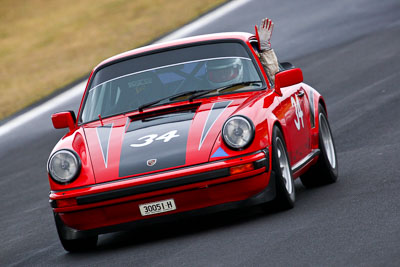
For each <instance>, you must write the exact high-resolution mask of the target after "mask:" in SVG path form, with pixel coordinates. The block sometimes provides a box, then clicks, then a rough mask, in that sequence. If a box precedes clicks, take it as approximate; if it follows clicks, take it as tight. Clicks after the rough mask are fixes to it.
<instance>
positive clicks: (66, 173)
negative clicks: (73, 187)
mask: <svg viewBox="0 0 400 267" xmlns="http://www.w3.org/2000/svg"><path fill="white" fill-rule="evenodd" d="M47 170H48V172H49V174H50V176H51V178H53V180H54V181H56V182H57V183H60V184H67V183H70V182H72V181H73V180H74V179H75V178H76V177H78V175H79V172H80V171H81V160H80V159H79V156H78V155H77V154H76V153H75V152H73V151H71V150H59V151H57V152H55V153H54V154H53V155H51V157H50V158H49V161H48V163H47Z"/></svg>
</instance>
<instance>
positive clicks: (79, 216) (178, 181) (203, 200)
mask: <svg viewBox="0 0 400 267" xmlns="http://www.w3.org/2000/svg"><path fill="white" fill-rule="evenodd" d="M268 154H269V153H268V151H259V152H256V153H253V154H250V155H244V156H241V157H237V158H231V159H226V160H223V161H218V162H212V163H207V164H203V165H201V166H194V167H193V166H192V167H189V168H184V169H180V170H175V171H171V172H165V173H159V174H157V175H151V176H146V177H142V178H135V179H126V180H118V181H114V182H110V183H105V184H98V185H93V186H90V187H84V188H77V189H73V190H68V191H58V192H51V194H50V203H51V204H52V207H53V210H54V212H55V216H56V222H57V227H58V230H59V232H60V233H61V234H62V235H63V236H64V238H66V239H74V238H79V236H83V235H85V236H87V235H90V234H100V233H107V232H112V231H117V230H121V229H125V228H127V227H131V226H132V223H148V222H149V221H164V220H169V219H171V218H172V219H173V218H176V217H179V216H186V215H189V214H202V213H208V212H215V211H220V210H225V209H230V208H234V207H240V206H244V205H254V204H258V203H262V202H266V201H269V200H272V199H273V198H274V197H275V183H274V179H271V171H270V170H269V165H270V159H269V157H268ZM246 163H253V165H254V170H251V171H247V172H244V173H240V174H234V175H231V174H230V172H229V168H230V167H233V166H237V165H240V164H246ZM159 176H161V179H160V178H159ZM143 180H145V182H143ZM170 198H173V199H174V201H175V203H176V206H177V209H176V210H174V211H170V212H167V213H161V214H154V215H150V216H146V217H143V216H142V215H141V214H140V210H139V205H140V204H143V203H149V202H155V201H160V200H164V199H170ZM66 199H67V200H72V201H71V203H72V204H71V205H69V206H64V207H57V203H59V201H60V200H61V201H62V200H66Z"/></svg>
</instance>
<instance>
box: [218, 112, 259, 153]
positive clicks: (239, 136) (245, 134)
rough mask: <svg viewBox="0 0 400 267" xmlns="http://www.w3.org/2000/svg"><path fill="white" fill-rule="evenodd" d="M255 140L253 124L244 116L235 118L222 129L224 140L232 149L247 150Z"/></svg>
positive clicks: (230, 119)
mask: <svg viewBox="0 0 400 267" xmlns="http://www.w3.org/2000/svg"><path fill="white" fill-rule="evenodd" d="M253 138H254V126H253V123H252V122H251V121H250V120H249V119H248V118H246V117H244V116H233V117H231V118H229V119H228V120H227V121H226V122H225V124H224V126H223V127H222V139H223V140H224V142H225V144H226V145H227V146H229V147H230V148H232V149H236V150H240V149H243V148H245V147H246V146H248V145H250V144H251V142H252V141H253Z"/></svg>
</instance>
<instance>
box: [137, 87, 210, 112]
mask: <svg viewBox="0 0 400 267" xmlns="http://www.w3.org/2000/svg"><path fill="white" fill-rule="evenodd" d="M205 91H207V92H208V91H210V90H193V91H188V92H181V93H178V94H175V95H172V96H167V97H163V98H160V99H158V100H155V101H152V102H149V103H146V104H143V105H141V106H139V107H138V110H139V111H143V109H145V108H148V107H151V106H154V105H155V104H158V103H160V102H161V101H164V100H167V99H168V100H169V101H173V100H174V99H176V98H179V97H182V96H187V95H193V94H198V93H204V92H205Z"/></svg>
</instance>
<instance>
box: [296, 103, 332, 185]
mask: <svg viewBox="0 0 400 267" xmlns="http://www.w3.org/2000/svg"><path fill="white" fill-rule="evenodd" d="M318 110H319V111H318V121H319V134H318V135H319V149H320V151H321V153H320V155H319V158H318V161H317V163H316V164H315V165H314V166H311V167H310V169H309V170H308V171H307V172H306V173H305V174H303V175H302V176H301V177H300V180H301V182H302V183H303V185H304V186H305V187H315V186H321V185H325V184H331V183H334V182H336V180H337V178H338V161H337V156H336V149H335V143H334V141H333V138H332V132H331V128H330V126H329V122H328V119H327V116H326V113H325V110H324V108H323V106H322V105H321V104H319V105H318Z"/></svg>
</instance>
